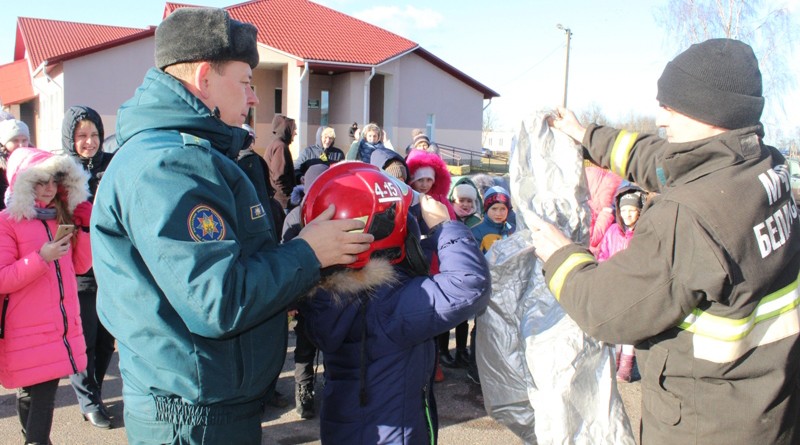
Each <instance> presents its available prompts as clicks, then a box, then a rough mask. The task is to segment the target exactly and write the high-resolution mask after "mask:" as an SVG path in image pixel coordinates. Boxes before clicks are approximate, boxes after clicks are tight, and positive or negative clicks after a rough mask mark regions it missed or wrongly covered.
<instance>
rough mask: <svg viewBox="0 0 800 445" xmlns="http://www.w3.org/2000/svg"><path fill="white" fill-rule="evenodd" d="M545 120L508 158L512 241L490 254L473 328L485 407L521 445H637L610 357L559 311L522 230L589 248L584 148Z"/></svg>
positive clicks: (541, 119) (523, 134)
mask: <svg viewBox="0 0 800 445" xmlns="http://www.w3.org/2000/svg"><path fill="white" fill-rule="evenodd" d="M545 118H546V115H545V114H541V115H540V116H538V117H537V118H536V120H535V121H534V123H533V127H532V131H533V134H532V135H530V136H529V135H528V133H527V131H526V130H525V127H524V126H523V127H522V129H521V130H520V136H519V139H518V143H517V145H516V149H514V150H512V153H511V159H510V166H509V172H510V176H511V179H510V188H511V197H512V203H513V206H514V208H515V209H516V211H517V232H516V233H515V234H513V235H512V236H510V237H508V238H506V239H502V240H498V241H496V242H495V243H494V244H493V245H492V248H491V249H490V250H489V252H487V259H488V261H489V265H490V266H491V272H492V299H491V302H490V303H489V307H488V308H487V309H486V311H485V312H483V313H482V314H480V315H479V317H478V322H477V325H478V333H477V361H478V368H479V371H480V376H481V389H482V391H483V397H484V404H485V406H486V411H487V412H488V413H489V415H491V416H492V417H493V418H494V419H495V420H497V421H498V422H500V423H502V424H504V425H506V426H507V427H508V428H509V429H511V430H512V431H513V432H514V433H515V434H517V435H518V436H519V437H520V438H522V440H523V442H524V443H525V444H540V445H544V444H598V443H613V444H623V445H624V444H631V445H633V444H635V441H634V438H633V434H632V432H631V427H630V422H629V421H628V417H627V415H626V414H625V410H624V408H623V404H622V399H621V398H620V395H619V392H618V391H617V385H616V380H615V374H614V358H613V356H612V353H611V348H609V347H607V346H606V345H605V344H603V343H601V342H599V341H597V340H595V339H593V338H591V337H589V336H588V335H587V334H584V333H583V331H581V329H580V328H579V327H578V325H577V324H576V323H575V322H574V321H573V320H572V319H571V318H570V317H569V316H568V315H567V314H566V312H564V310H563V309H562V308H561V306H560V305H559V304H558V302H557V301H556V299H555V297H553V294H552V293H551V292H550V290H549V289H548V288H547V285H546V283H545V280H544V277H543V276H542V262H541V261H539V260H538V259H537V258H536V257H535V256H534V249H533V246H532V244H531V242H530V231H529V230H527V229H526V227H529V226H530V225H531V221H533V219H534V218H536V217H537V215H538V217H541V218H542V219H544V220H545V221H548V222H551V223H554V224H555V225H556V226H557V227H559V228H560V229H561V230H562V231H563V232H564V233H565V234H566V235H567V236H568V237H569V238H570V239H572V240H573V241H574V242H577V243H582V244H586V243H587V242H588V233H589V224H590V219H591V215H590V212H589V207H588V204H587V200H588V189H587V187H586V179H585V176H584V174H583V161H582V159H581V148H580V146H578V145H575V144H574V143H573V142H572V140H571V139H570V138H569V137H567V136H566V135H564V134H562V133H560V132H553V131H552V130H551V129H550V128H549V127H548V125H547V122H546V119H545ZM526 221H527V224H526ZM534 413H535V416H534ZM534 419H535V421H534Z"/></svg>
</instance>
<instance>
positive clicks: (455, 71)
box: [414, 47, 500, 99]
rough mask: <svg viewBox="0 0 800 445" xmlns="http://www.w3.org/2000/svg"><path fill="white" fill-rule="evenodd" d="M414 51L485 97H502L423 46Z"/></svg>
mask: <svg viewBox="0 0 800 445" xmlns="http://www.w3.org/2000/svg"><path fill="white" fill-rule="evenodd" d="M414 53H415V54H416V55H418V56H420V57H422V58H423V59H425V60H427V61H428V62H430V63H432V64H433V65H436V66H437V67H439V69H441V70H442V71H444V72H446V73H448V74H450V75H451V76H453V77H455V78H457V79H459V80H460V81H462V82H464V83H465V84H467V85H469V86H471V87H472V88H475V89H476V90H478V91H480V92H481V93H483V98H484V99H492V98H494V97H500V94H498V93H497V92H496V91H494V90H492V89H491V88H489V87H487V86H486V85H484V84H482V83H480V82H478V81H477V80H475V79H473V78H472V77H469V76H467V75H466V74H464V72H462V71H460V70H459V69H458V68H456V67H454V66H453V65H450V64H449V63H447V62H445V61H444V60H442V59H440V58H438V57H436V56H434V55H433V54H432V53H431V52H429V51H427V50H425V49H423V48H422V47H417V49H415V50H414Z"/></svg>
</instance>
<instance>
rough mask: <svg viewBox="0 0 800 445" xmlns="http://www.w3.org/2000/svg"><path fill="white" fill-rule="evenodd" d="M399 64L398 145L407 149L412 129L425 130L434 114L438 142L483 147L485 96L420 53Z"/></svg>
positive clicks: (435, 137)
mask: <svg viewBox="0 0 800 445" xmlns="http://www.w3.org/2000/svg"><path fill="white" fill-rule="evenodd" d="M398 64H399V70H398V76H397V83H398V84H397V87H396V90H397V91H398V92H402V96H400V97H399V98H398V101H397V102H398V107H397V124H396V127H397V137H396V138H395V139H396V141H393V142H395V147H396V148H398V147H403V148H405V146H406V145H408V144H409V143H410V142H411V131H412V130H413V129H414V128H423V129H424V128H425V126H426V123H427V120H428V115H431V114H432V115H433V116H434V122H435V126H434V129H433V135H432V136H433V140H434V141H435V142H441V143H443V144H447V145H452V146H455V147H460V148H464V149H468V150H480V148H481V128H482V124H483V95H482V94H481V93H480V92H479V91H477V90H475V89H473V88H471V87H470V86H468V85H467V84H465V83H463V82H461V81H459V80H458V79H456V78H454V77H452V76H451V75H449V74H448V73H446V72H444V71H442V70H440V69H439V68H437V67H435V66H434V65H432V64H430V63H428V62H427V61H426V60H424V59H422V58H421V57H419V56H417V55H416V54H409V55H408V56H406V57H403V58H402V59H400V60H398ZM398 94H399V93H398ZM398 150H399V148H398Z"/></svg>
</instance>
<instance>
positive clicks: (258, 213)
mask: <svg viewBox="0 0 800 445" xmlns="http://www.w3.org/2000/svg"><path fill="white" fill-rule="evenodd" d="M263 217H264V207H262V206H261V204H256V205H254V206H250V219H258V218H263Z"/></svg>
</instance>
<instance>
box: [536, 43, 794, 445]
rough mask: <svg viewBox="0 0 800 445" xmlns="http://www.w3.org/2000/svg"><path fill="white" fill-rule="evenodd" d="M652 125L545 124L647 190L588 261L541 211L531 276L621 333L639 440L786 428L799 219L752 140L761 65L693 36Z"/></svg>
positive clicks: (669, 71)
mask: <svg viewBox="0 0 800 445" xmlns="http://www.w3.org/2000/svg"><path fill="white" fill-rule="evenodd" d="M658 100H659V102H660V104H661V107H662V108H661V111H660V114H659V115H658V117H657V124H658V125H659V126H660V127H662V128H664V129H665V130H666V136H667V140H663V139H661V138H659V137H656V136H653V135H641V134H638V133H630V132H627V131H619V130H615V129H611V128H604V127H600V126H594V125H590V126H589V127H588V128H584V127H582V126H581V125H580V123H578V121H577V119H576V118H575V115H574V114H572V113H571V112H568V111H567V110H563V109H562V110H559V116H558V117H557V118H555V119H554V120H553V126H554V127H555V128H557V129H560V130H562V131H564V132H565V133H566V134H568V135H570V136H571V137H572V138H573V139H575V140H576V141H579V142H581V143H582V144H583V146H584V147H585V148H586V149H587V151H588V154H589V156H590V157H591V159H592V160H594V161H595V162H597V163H598V164H600V165H601V166H603V167H608V168H611V170H613V171H614V172H616V173H618V174H619V175H620V176H622V177H625V178H627V179H629V180H631V181H634V182H636V183H637V184H639V185H640V186H642V187H643V188H645V189H647V190H651V191H657V192H660V195H658V196H657V197H655V198H654V199H653V200H652V202H651V203H650V204H649V207H648V208H646V210H645V211H644V212H643V213H642V217H641V219H640V220H639V223H638V224H637V229H636V234H635V235H634V236H633V239H632V240H631V243H630V246H629V247H628V249H627V250H625V251H623V252H620V253H619V254H617V255H615V256H614V257H613V258H611V259H610V260H608V261H606V262H604V263H602V264H598V263H597V261H596V260H595V259H594V257H593V256H592V255H591V254H590V253H589V251H588V249H586V248H585V247H583V246H579V245H575V244H570V242H569V240H567V239H566V238H565V237H564V236H563V235H561V234H560V232H558V231H557V230H556V229H555V228H554V227H553V226H551V225H549V224H547V223H544V222H542V223H540V224H537V227H535V228H534V229H533V232H534V233H533V242H534V244H535V247H536V254H537V256H539V257H540V258H541V259H542V260H544V261H545V264H544V270H545V279H546V280H547V284H548V286H549V287H550V289H551V290H552V291H553V294H554V295H555V297H556V298H557V299H559V301H560V303H561V305H562V306H563V307H564V308H565V309H566V311H567V312H568V313H569V314H570V316H571V317H572V318H573V319H575V321H576V322H577V323H578V324H579V325H580V326H581V327H582V328H583V329H584V330H585V331H586V332H587V333H589V334H590V335H592V336H594V337H596V338H597V339H600V340H604V341H608V342H611V343H629V344H634V345H636V348H637V352H636V354H637V359H638V360H639V369H640V371H641V374H642V402H643V403H642V404H643V407H642V429H641V443H644V444H690V443H691V444H723V443H724V444H743V445H744V444H753V443H769V444H796V443H798V442H800V434H799V433H800V431H799V430H798V426H797V422H798V418H800V417H798V416H799V415H800V409H799V408H800V380H798V377H799V375H798V370H799V369H800V349H799V348H800V343H798V330H800V328H799V327H800V312H798V311H800V307H799V306H798V301H800V300H799V297H798V271H800V224H798V215H797V207H796V205H795V202H794V200H793V199H792V197H791V193H790V191H791V189H790V185H789V176H788V172H787V170H786V167H785V165H784V158H783V157H782V156H781V155H780V153H779V152H778V151H777V150H776V149H775V148H773V147H769V146H766V145H764V144H763V143H762V137H763V129H762V127H761V124H760V122H759V120H760V118H761V111H762V109H763V106H764V98H763V97H762V92H761V73H760V71H759V68H758V61H757V60H756V57H755V55H754V54H753V51H752V49H751V48H750V47H749V46H748V45H746V44H744V43H742V42H740V41H736V40H730V39H712V40H708V41H706V42H703V43H700V44H696V45H693V46H692V47H690V48H689V49H688V50H686V51H685V52H683V53H681V54H680V55H678V56H677V57H676V58H675V59H674V60H673V61H671V62H670V63H669V64H667V66H666V68H665V70H664V73H663V74H662V76H661V78H660V79H659V81H658Z"/></svg>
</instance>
